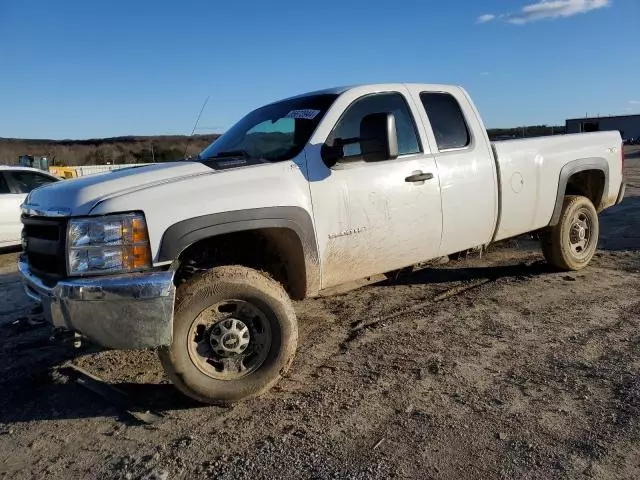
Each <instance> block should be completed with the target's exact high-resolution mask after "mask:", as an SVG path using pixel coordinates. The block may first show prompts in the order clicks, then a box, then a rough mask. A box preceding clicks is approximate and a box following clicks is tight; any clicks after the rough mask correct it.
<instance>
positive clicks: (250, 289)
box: [158, 266, 298, 405]
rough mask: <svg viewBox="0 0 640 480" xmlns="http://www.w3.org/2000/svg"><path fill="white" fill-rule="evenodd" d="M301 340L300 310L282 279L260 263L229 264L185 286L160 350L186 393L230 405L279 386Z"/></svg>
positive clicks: (165, 364)
mask: <svg viewBox="0 0 640 480" xmlns="http://www.w3.org/2000/svg"><path fill="white" fill-rule="evenodd" d="M297 342H298V324H297V321H296V315H295V312H294V310H293V305H292V303H291V300H290V299H289V296H288V295H287V293H286V292H285V290H284V289H283V288H282V286H281V285H280V284H279V283H278V282H276V281H274V280H272V279H271V278H268V277H266V276H265V275H263V274H261V273H260V272H258V271H256V270H253V269H250V268H246V267H241V266H223V267H216V268H213V269H211V270H208V271H207V272H205V273H203V274H201V275H199V276H197V277H194V278H193V279H191V280H190V281H188V282H187V283H185V284H183V285H182V286H180V287H179V288H178V291H177V296H176V307H175V314H174V324H173V343H172V345H171V346H170V347H166V348H162V349H160V350H159V352H158V354H159V357H160V361H161V362H162V366H163V367H164V370H165V372H166V373H167V376H168V377H169V379H170V380H171V381H172V382H173V383H174V385H175V386H176V387H177V388H178V389H179V390H180V391H182V392H183V393H184V394H186V395H188V396H189V397H191V398H194V399H195V400H198V401H200V402H203V403H211V404H222V405H227V404H231V403H235V402H238V401H240V400H245V399H248V398H251V397H255V396H257V395H260V394H262V393H264V392H266V391H267V390H269V389H270V388H271V387H272V386H273V385H275V383H276V382H277V381H278V380H279V379H280V378H281V376H282V375H283V374H284V373H285V372H286V371H287V370H288V368H289V366H290V365H291V362H292V361H293V357H294V355H295V351H296V347H297Z"/></svg>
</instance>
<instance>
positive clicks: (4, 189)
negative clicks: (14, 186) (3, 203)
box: [0, 172, 11, 195]
mask: <svg viewBox="0 0 640 480" xmlns="http://www.w3.org/2000/svg"><path fill="white" fill-rule="evenodd" d="M5 193H11V190H9V185H8V184H7V181H6V180H5V179H4V175H3V174H2V172H0V195H2V194H5Z"/></svg>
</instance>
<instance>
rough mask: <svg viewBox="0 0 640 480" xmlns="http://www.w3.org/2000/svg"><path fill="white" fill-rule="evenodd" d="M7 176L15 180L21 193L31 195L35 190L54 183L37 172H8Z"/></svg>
mask: <svg viewBox="0 0 640 480" xmlns="http://www.w3.org/2000/svg"><path fill="white" fill-rule="evenodd" d="M6 174H7V175H10V176H11V178H12V179H13V182H14V183H15V185H16V186H17V187H18V190H20V193H29V192H30V191H31V190H33V189H34V188H38V187H41V186H42V185H47V184H48V183H51V182H53V181H54V179H53V178H51V177H47V176H46V175H41V174H39V173H35V172H20V171H13V172H6Z"/></svg>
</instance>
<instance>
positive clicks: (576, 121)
mask: <svg viewBox="0 0 640 480" xmlns="http://www.w3.org/2000/svg"><path fill="white" fill-rule="evenodd" d="M565 126H566V131H567V133H583V132H602V131H607V130H618V131H619V132H620V135H621V136H622V138H623V139H625V140H629V139H637V138H640V114H638V115H616V116H613V117H589V118H570V119H568V120H567V121H566V123H565Z"/></svg>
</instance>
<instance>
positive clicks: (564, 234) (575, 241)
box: [542, 195, 600, 270]
mask: <svg viewBox="0 0 640 480" xmlns="http://www.w3.org/2000/svg"><path fill="white" fill-rule="evenodd" d="M599 233H600V226H599V222H598V213H597V212H596V209H595V207H594V206H593V203H591V200H589V199H588V198H586V197H582V196H578V195H568V196H566V197H565V199H564V204H563V206H562V212H561V214H560V219H559V220H558V223H557V225H555V226H553V227H551V228H549V229H548V230H547V231H546V232H545V233H544V234H543V236H542V252H543V254H544V256H545V258H546V259H547V262H549V263H550V264H551V265H553V266H555V267H557V268H560V269H562V270H580V269H582V268H584V267H586V266H587V265H588V264H589V262H590V261H591V259H592V258H593V255H594V254H595V252H596V248H597V247H598V236H599Z"/></svg>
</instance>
